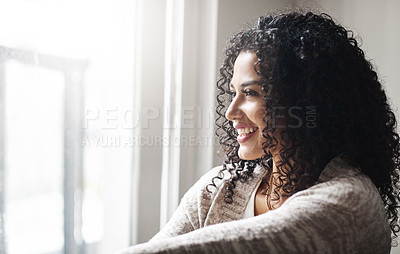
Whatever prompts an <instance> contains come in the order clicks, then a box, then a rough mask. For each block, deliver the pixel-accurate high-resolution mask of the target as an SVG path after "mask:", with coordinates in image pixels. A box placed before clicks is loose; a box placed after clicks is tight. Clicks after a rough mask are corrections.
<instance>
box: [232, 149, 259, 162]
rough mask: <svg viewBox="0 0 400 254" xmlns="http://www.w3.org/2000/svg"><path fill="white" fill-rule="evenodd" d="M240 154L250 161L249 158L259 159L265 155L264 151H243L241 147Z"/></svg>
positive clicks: (242, 157) (243, 158) (241, 157)
mask: <svg viewBox="0 0 400 254" xmlns="http://www.w3.org/2000/svg"><path fill="white" fill-rule="evenodd" d="M238 155H239V158H240V159H242V160H247V161H248V160H256V159H259V158H261V157H262V156H263V155H264V153H260V152H253V151H242V149H240V148H239V152H238Z"/></svg>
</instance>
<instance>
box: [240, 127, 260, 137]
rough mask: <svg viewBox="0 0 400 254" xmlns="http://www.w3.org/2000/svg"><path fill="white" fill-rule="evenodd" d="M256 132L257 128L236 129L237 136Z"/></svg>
mask: <svg viewBox="0 0 400 254" xmlns="http://www.w3.org/2000/svg"><path fill="white" fill-rule="evenodd" d="M256 130H257V128H250V129H249V128H242V129H237V132H238V134H239V135H241V136H245V135H247V134H249V133H252V132H255V131H256Z"/></svg>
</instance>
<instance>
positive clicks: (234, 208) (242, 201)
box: [204, 165, 266, 226]
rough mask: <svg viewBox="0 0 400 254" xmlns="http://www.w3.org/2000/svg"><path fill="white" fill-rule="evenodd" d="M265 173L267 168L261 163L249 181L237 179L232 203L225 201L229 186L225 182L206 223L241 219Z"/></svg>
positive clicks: (213, 202)
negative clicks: (226, 190)
mask: <svg viewBox="0 0 400 254" xmlns="http://www.w3.org/2000/svg"><path fill="white" fill-rule="evenodd" d="M265 173H266V169H264V168H263V167H262V166H260V165H257V166H256V167H255V168H254V171H253V174H252V176H251V177H250V178H249V179H248V180H247V181H245V182H241V181H236V182H235V184H236V187H235V188H234V189H233V191H234V195H233V202H232V203H231V204H228V203H226V202H225V201H224V197H225V189H226V187H227V186H228V183H227V182H224V183H223V184H222V186H221V188H219V190H218V192H217V193H216V196H215V198H214V200H213V201H212V204H211V207H210V211H209V213H208V215H207V218H206V220H205V222H204V225H205V226H207V225H212V224H217V223H222V222H227V221H233V220H238V219H240V218H241V217H242V214H243V212H244V210H245V209H246V205H247V203H248V201H249V199H250V197H251V194H252V192H253V191H254V189H255V188H256V187H257V186H258V184H259V182H260V181H261V180H262V177H263V176H264V175H265ZM219 206H220V207H219Z"/></svg>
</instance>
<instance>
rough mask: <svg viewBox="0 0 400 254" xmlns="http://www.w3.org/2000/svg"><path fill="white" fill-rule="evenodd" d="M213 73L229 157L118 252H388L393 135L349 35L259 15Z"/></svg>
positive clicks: (302, 17) (394, 179)
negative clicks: (149, 234)
mask: <svg viewBox="0 0 400 254" xmlns="http://www.w3.org/2000/svg"><path fill="white" fill-rule="evenodd" d="M220 74H221V79H220V80H219V81H218V83H217V87H218V96H217V101H218V107H217V113H218V115H219V117H218V119H217V126H218V128H217V131H216V134H217V136H218V137H219V141H220V143H221V145H222V147H223V148H224V151H225V153H226V156H227V158H226V161H225V162H224V164H223V166H222V167H217V168H214V169H212V170H211V171H209V172H208V173H207V174H206V175H204V176H203V177H202V178H201V179H200V180H199V181H198V182H197V183H196V184H195V185H194V186H193V187H192V188H191V189H190V190H189V191H188V192H187V193H186V194H185V196H184V197H183V199H182V201H181V204H180V206H179V207H178V209H177V211H176V212H175V214H174V216H173V217H172V218H171V220H170V221H169V223H168V224H167V225H166V226H165V227H164V228H163V229H162V230H161V231H160V232H159V233H158V234H157V235H156V236H155V237H154V238H153V239H152V240H151V241H150V242H148V243H144V244H140V245H136V246H133V247H131V248H130V249H127V250H126V251H124V252H123V253H166V252H168V253H169V252H171V253H187V252H193V253H389V252H390V247H391V240H392V239H391V233H392V234H393V236H396V235H397V233H398V231H399V226H398V223H397V219H398V213H397V210H396V208H397V207H398V204H399V203H398V202H399V189H398V179H399V174H398V171H397V170H398V169H399V166H400V165H399V164H400V160H399V158H400V152H399V150H400V149H399V148H400V147H399V135H398V134H397V133H396V131H395V129H396V119H395V116H394V114H393V111H392V110H391V109H390V107H389V104H388V101H387V98H386V95H385V92H384V90H383V88H382V85H381V84H380V82H379V80H378V77H377V74H376V72H375V71H374V70H373V68H372V65H371V64H370V62H368V61H367V60H366V59H365V56H364V52H363V51H362V50H361V49H360V48H359V47H358V44H357V42H356V40H355V39H354V38H353V37H352V33H351V32H350V31H347V30H346V29H344V28H343V27H341V26H340V25H337V24H335V23H334V22H333V21H332V19H331V18H330V17H329V16H328V15H326V14H322V15H316V14H313V13H310V12H309V13H306V14H302V13H296V12H290V13H283V14H279V15H272V16H266V17H261V18H260V19H259V20H258V23H257V25H255V26H254V27H252V28H250V29H248V30H245V31H242V32H240V33H238V34H237V35H235V36H234V37H233V38H232V39H231V40H230V45H229V46H228V48H227V49H226V58H225V61H224V63H223V66H222V67H221V69H220Z"/></svg>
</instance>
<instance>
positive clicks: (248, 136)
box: [225, 52, 265, 160]
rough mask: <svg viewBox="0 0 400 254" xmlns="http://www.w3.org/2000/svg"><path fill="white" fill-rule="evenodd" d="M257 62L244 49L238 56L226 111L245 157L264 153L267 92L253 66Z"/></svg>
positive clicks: (256, 157) (256, 156) (254, 56)
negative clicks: (229, 101)
mask: <svg viewBox="0 0 400 254" xmlns="http://www.w3.org/2000/svg"><path fill="white" fill-rule="evenodd" d="M256 62H257V56H256V54H255V53H252V52H241V53H240V54H239V56H238V57H237V59H236V61H235V64H234V68H233V77H232V80H231V84H230V91H231V93H232V101H231V104H230V105H229V107H228V109H227V111H226V114H225V116H226V118H227V119H228V120H230V121H232V122H233V126H234V127H235V129H236V131H237V133H238V136H237V141H238V142H239V144H240V147H239V157H240V158H241V159H243V160H254V159H258V158H261V157H262V156H263V155H264V154H265V153H264V151H263V149H262V144H263V142H264V141H265V138H264V137H263V136H262V130H263V129H264V128H265V123H264V120H263V117H264V114H265V102H264V95H265V92H264V91H263V89H262V87H261V82H260V80H261V78H260V76H259V75H258V74H257V72H256V71H255V69H254V66H255V64H256Z"/></svg>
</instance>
